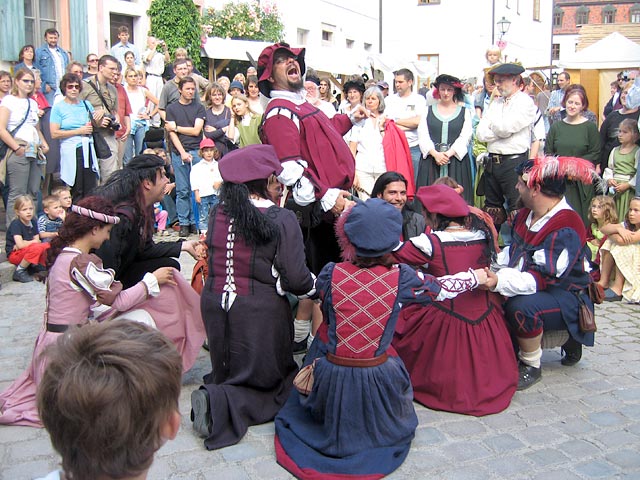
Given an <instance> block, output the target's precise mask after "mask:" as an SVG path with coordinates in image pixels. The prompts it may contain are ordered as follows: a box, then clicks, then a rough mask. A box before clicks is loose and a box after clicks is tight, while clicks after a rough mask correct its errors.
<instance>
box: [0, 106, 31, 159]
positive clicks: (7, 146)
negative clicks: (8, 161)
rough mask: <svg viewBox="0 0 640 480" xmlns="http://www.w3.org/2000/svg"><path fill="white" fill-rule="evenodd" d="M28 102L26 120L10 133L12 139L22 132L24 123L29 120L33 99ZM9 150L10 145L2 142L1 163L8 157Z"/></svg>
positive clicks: (0, 144) (0, 149) (0, 143)
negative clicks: (19, 131) (18, 132)
mask: <svg viewBox="0 0 640 480" xmlns="http://www.w3.org/2000/svg"><path fill="white" fill-rule="evenodd" d="M28 100H29V101H28V102H27V113H26V114H25V115H24V118H23V119H22V121H21V122H20V123H19V124H18V126H17V127H16V128H14V129H13V130H11V131H10V132H9V135H11V136H12V137H13V135H14V134H15V133H16V132H17V131H18V130H20V127H22V125H24V122H26V121H27V118H29V112H30V111H31V99H28ZM8 150H9V145H7V144H6V143H4V141H2V140H0V161H2V160H4V157H6V156H7V151H8Z"/></svg>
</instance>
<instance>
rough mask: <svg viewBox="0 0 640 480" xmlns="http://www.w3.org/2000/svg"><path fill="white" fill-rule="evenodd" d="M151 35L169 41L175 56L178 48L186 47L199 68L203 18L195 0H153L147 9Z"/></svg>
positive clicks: (200, 64)
mask: <svg viewBox="0 0 640 480" xmlns="http://www.w3.org/2000/svg"><path fill="white" fill-rule="evenodd" d="M147 15H148V16H149V20H150V23H151V30H150V32H149V33H150V35H152V36H154V37H157V38H159V39H161V40H164V41H165V42H167V47H169V52H170V53H171V55H172V56H173V54H174V52H175V51H176V48H180V47H183V48H186V49H187V51H188V52H189V56H190V57H191V58H192V59H193V61H194V63H195V64H196V66H197V67H198V68H203V64H202V63H201V61H200V47H201V45H202V38H201V32H202V29H201V25H202V19H201V17H200V12H199V10H198V7H196V5H195V4H194V3H193V0H153V1H152V2H151V5H150V6H149V10H147Z"/></svg>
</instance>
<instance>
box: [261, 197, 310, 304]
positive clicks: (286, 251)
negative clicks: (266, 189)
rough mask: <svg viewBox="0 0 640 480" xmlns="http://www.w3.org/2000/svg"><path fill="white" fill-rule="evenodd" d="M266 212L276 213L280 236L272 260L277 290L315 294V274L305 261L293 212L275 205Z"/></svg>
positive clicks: (303, 294)
mask: <svg viewBox="0 0 640 480" xmlns="http://www.w3.org/2000/svg"><path fill="white" fill-rule="evenodd" d="M268 214H275V215H277V220H278V223H279V229H280V236H279V239H278V248H277V252H276V257H275V259H274V262H273V267H274V270H275V272H274V274H275V275H276V276H277V277H278V280H277V288H278V289H279V290H282V291H285V292H290V293H293V294H294V295H300V296H305V297H310V296H313V295H314V294H315V276H314V275H313V273H311V272H310V271H309V269H308V268H307V265H306V263H305V255H304V241H303V239H302V232H301V231H300V225H299V224H298V220H297V219H296V216H295V214H294V213H293V212H291V211H289V210H285V209H281V208H277V207H272V208H271V209H269V211H268Z"/></svg>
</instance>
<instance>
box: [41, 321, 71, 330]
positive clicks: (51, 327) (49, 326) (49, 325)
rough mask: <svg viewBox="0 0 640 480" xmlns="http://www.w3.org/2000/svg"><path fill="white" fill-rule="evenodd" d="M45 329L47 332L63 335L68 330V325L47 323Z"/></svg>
mask: <svg viewBox="0 0 640 480" xmlns="http://www.w3.org/2000/svg"><path fill="white" fill-rule="evenodd" d="M46 329H47V332H52V333H64V332H66V331H67V330H69V325H58V324H56V323H49V322H47V325H46Z"/></svg>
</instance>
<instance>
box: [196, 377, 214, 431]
mask: <svg viewBox="0 0 640 480" xmlns="http://www.w3.org/2000/svg"><path fill="white" fill-rule="evenodd" d="M191 421H192V422H193V429H194V430H195V431H196V432H198V433H199V434H200V436H202V437H208V436H209V435H211V427H212V426H213V423H212V421H211V404H210V402H209V392H207V391H206V390H205V389H202V388H199V389H197V390H194V391H193V392H191Z"/></svg>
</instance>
